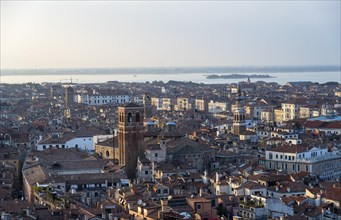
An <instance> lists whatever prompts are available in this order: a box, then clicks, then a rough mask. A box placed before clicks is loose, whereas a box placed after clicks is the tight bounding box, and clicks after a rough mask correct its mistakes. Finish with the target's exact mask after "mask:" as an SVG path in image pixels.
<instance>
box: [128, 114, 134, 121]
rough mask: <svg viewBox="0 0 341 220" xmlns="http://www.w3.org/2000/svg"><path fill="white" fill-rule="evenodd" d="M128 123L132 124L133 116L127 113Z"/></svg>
mask: <svg viewBox="0 0 341 220" xmlns="http://www.w3.org/2000/svg"><path fill="white" fill-rule="evenodd" d="M128 122H133V116H132V114H131V113H130V112H129V113H128Z"/></svg>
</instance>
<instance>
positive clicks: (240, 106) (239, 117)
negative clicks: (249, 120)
mask: <svg viewBox="0 0 341 220" xmlns="http://www.w3.org/2000/svg"><path fill="white" fill-rule="evenodd" d="M237 88H238V95H237V98H236V103H235V105H236V107H235V109H234V110H233V119H234V120H233V133H234V134H237V135H240V134H243V133H244V132H245V131H246V121H245V115H246V111H245V109H244V97H243V96H242V94H241V90H240V87H239V84H238V87H237Z"/></svg>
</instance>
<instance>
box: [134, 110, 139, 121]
mask: <svg viewBox="0 0 341 220" xmlns="http://www.w3.org/2000/svg"><path fill="white" fill-rule="evenodd" d="M135 116H136V122H140V113H139V112H136V115H135Z"/></svg>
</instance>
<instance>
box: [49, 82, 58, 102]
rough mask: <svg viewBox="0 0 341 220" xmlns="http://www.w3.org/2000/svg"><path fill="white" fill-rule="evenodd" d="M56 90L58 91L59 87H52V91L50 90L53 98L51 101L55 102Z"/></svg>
mask: <svg viewBox="0 0 341 220" xmlns="http://www.w3.org/2000/svg"><path fill="white" fill-rule="evenodd" d="M56 90H57V86H56V85H52V86H51V90H50V92H51V93H50V96H51V97H50V98H51V100H53V99H54V97H55V96H56Z"/></svg>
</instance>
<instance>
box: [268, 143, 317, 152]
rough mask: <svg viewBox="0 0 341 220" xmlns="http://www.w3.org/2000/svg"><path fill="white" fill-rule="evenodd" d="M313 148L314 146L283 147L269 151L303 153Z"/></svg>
mask: <svg viewBox="0 0 341 220" xmlns="http://www.w3.org/2000/svg"><path fill="white" fill-rule="evenodd" d="M312 148H313V147H312V146H307V145H282V146H278V147H275V148H272V149H271V150H269V151H274V152H282V153H301V152H306V151H309V150H310V149H312Z"/></svg>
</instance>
